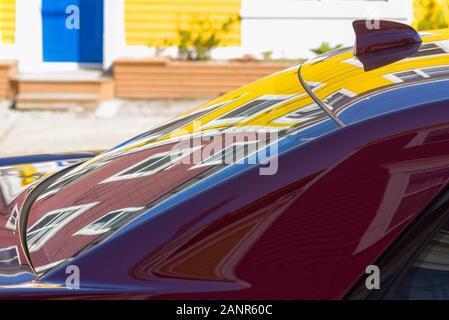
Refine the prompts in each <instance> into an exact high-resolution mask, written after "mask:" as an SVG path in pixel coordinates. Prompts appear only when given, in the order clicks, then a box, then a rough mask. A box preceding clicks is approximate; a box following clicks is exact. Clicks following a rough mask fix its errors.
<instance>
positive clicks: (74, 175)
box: [36, 160, 110, 201]
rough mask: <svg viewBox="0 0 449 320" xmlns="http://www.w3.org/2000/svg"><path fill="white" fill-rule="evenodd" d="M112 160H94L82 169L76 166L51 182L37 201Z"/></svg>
mask: <svg viewBox="0 0 449 320" xmlns="http://www.w3.org/2000/svg"><path fill="white" fill-rule="evenodd" d="M109 162H110V160H107V161H106V160H100V161H97V162H93V163H91V164H89V165H88V166H86V167H84V168H82V169H78V168H75V169H74V170H72V171H70V172H68V173H67V174H66V175H63V176H62V177H60V178H59V179H57V180H56V181H55V182H54V183H53V184H51V185H50V186H49V187H48V188H47V189H46V190H45V192H44V193H43V194H41V195H40V196H39V197H38V198H37V200H36V201H39V200H42V199H45V198H47V197H49V196H52V195H54V194H55V193H57V192H58V191H59V190H61V189H62V188H64V187H66V186H68V185H69V184H70V183H72V182H73V181H75V180H76V179H78V178H79V177H81V176H84V175H87V174H88V173H89V172H91V171H93V170H95V169H97V168H100V167H102V166H105V165H107V164H109Z"/></svg>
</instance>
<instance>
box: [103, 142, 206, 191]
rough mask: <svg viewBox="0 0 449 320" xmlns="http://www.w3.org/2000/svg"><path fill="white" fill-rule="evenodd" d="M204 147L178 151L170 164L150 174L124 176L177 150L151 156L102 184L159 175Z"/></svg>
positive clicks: (137, 173) (140, 173) (139, 173)
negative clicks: (152, 160)
mask: <svg viewBox="0 0 449 320" xmlns="http://www.w3.org/2000/svg"><path fill="white" fill-rule="evenodd" d="M202 147H203V146H195V147H193V148H186V149H181V150H176V151H177V152H178V155H176V156H172V159H171V161H170V162H168V163H166V164H164V165H162V166H161V167H158V168H156V169H154V170H151V171H148V172H144V173H142V172H136V173H131V174H126V175H125V174H124V173H125V172H127V171H129V170H131V169H133V168H135V167H137V166H139V165H141V164H142V163H144V162H147V161H149V160H151V159H153V158H160V157H161V156H164V157H165V156H169V155H170V154H174V153H175V150H169V151H165V152H160V153H156V154H153V155H151V156H149V157H148V158H145V159H144V160H142V161H139V162H138V163H136V164H134V165H132V166H130V167H127V168H126V169H124V170H122V171H120V172H118V173H116V174H114V175H113V176H111V177H109V178H107V179H105V180H103V181H101V182H100V184H103V183H110V182H116V181H123V180H130V179H136V178H141V177H147V176H151V175H153V174H155V173H158V172H160V171H162V170H166V169H169V168H172V167H173V165H174V164H176V162H178V161H179V160H181V159H183V158H185V157H187V156H189V155H191V154H192V153H194V152H195V151H197V150H199V149H201V148H202ZM156 163H157V162H156Z"/></svg>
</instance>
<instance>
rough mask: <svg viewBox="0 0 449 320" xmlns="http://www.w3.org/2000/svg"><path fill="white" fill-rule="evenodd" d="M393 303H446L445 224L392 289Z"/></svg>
mask: <svg viewBox="0 0 449 320" xmlns="http://www.w3.org/2000/svg"><path fill="white" fill-rule="evenodd" d="M393 298H394V299H413V300H416V299H432V300H442V299H444V300H447V299H449V224H446V225H445V226H444V227H443V228H442V229H441V230H440V231H439V232H438V233H437V235H436V236H435V237H434V238H433V239H432V240H431V242H430V243H429V244H428V245H427V246H426V247H425V248H424V250H423V251H422V252H421V253H420V255H419V256H418V257H417V258H416V260H415V261H414V262H413V264H412V266H411V267H410V268H409V269H408V270H407V271H406V272H405V274H404V276H403V277H402V278H401V279H400V281H399V283H398V284H397V285H396V286H395V288H394V289H393Z"/></svg>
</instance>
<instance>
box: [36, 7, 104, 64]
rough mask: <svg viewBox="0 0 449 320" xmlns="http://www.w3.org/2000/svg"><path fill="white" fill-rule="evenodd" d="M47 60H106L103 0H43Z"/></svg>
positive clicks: (95, 61)
mask: <svg viewBox="0 0 449 320" xmlns="http://www.w3.org/2000/svg"><path fill="white" fill-rule="evenodd" d="M42 33H43V55H44V61H46V62H80V63H101V62H102V61H103V0H42Z"/></svg>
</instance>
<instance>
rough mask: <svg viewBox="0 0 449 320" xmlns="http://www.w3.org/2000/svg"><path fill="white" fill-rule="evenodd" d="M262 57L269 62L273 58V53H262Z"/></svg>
mask: <svg viewBox="0 0 449 320" xmlns="http://www.w3.org/2000/svg"><path fill="white" fill-rule="evenodd" d="M262 57H263V59H264V60H271V59H272V58H273V51H264V52H262Z"/></svg>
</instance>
